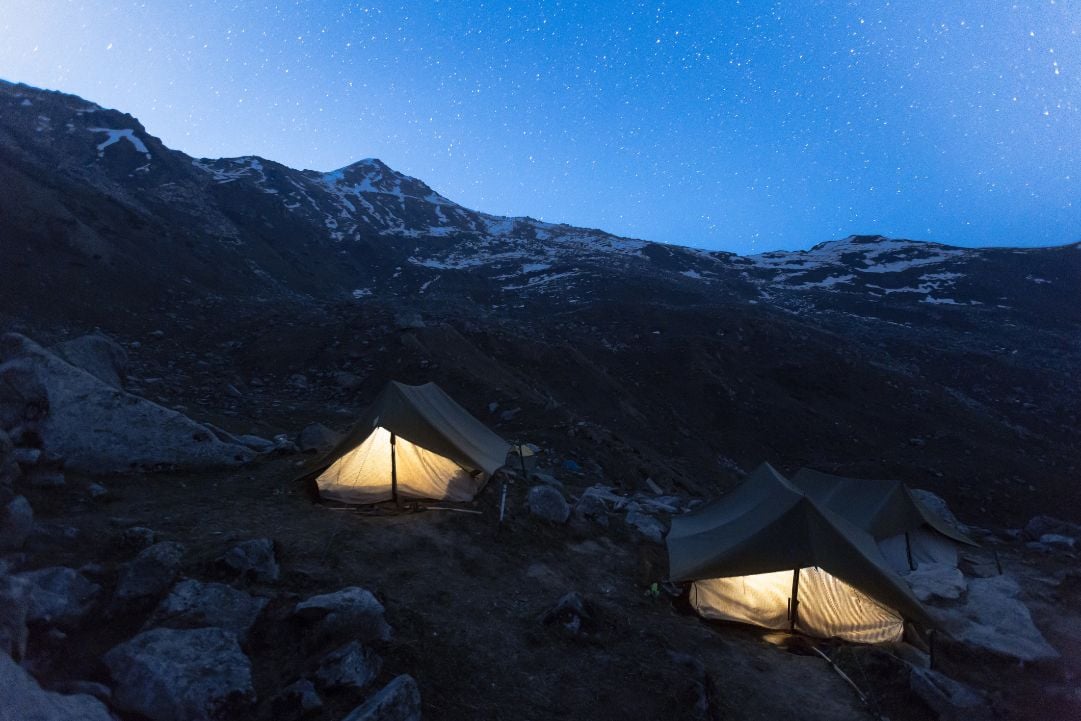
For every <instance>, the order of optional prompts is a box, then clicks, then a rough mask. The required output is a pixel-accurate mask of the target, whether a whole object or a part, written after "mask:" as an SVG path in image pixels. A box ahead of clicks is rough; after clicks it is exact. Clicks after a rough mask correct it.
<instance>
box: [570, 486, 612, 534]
mask: <svg viewBox="0 0 1081 721" xmlns="http://www.w3.org/2000/svg"><path fill="white" fill-rule="evenodd" d="M574 517H575V518H578V519H581V520H583V521H593V522H595V523H598V524H600V525H602V526H607V525H608V503H607V502H606V501H605V499H604V497H603V496H601V495H598V494H596V493H593V492H592V489H590V488H587V489H586V490H585V492H584V493H582V495H581V497H580V498H579V499H578V502H577V503H575V504H574Z"/></svg>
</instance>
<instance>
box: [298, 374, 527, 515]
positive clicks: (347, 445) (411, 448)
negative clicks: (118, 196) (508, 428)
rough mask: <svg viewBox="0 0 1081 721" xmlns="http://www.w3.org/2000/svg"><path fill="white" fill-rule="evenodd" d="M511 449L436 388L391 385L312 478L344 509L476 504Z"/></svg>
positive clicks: (320, 493)
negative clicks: (423, 502) (418, 502)
mask: <svg viewBox="0 0 1081 721" xmlns="http://www.w3.org/2000/svg"><path fill="white" fill-rule="evenodd" d="M509 448H510V445H509V444H508V443H507V442H506V441H504V440H503V439H502V438H500V437H499V436H497V435H496V434H495V433H493V432H492V431H490V430H488V428H487V427H485V426H484V424H483V423H481V422H480V421H478V420H477V419H476V418H474V417H473V416H471V415H470V414H469V412H468V411H466V410H465V409H464V408H462V407H461V406H460V405H458V404H457V403H455V402H454V400H453V399H452V398H451V397H450V396H448V395H447V394H446V393H444V392H443V390H442V389H441V388H440V387H439V386H437V385H436V384H434V383H425V384H424V385H420V386H410V385H405V384H404V383H398V382H396V381H392V382H391V383H389V384H388V385H387V386H386V388H384V389H383V391H382V392H381V393H380V394H379V396H378V397H376V399H375V401H374V402H373V403H372V404H371V406H369V407H368V409H367V410H366V411H365V412H364V414H363V415H362V416H361V418H360V420H359V421H358V422H357V423H356V424H355V425H354V426H353V428H352V429H351V430H350V431H349V432H348V433H347V434H346V436H345V438H343V439H342V441H341V442H340V443H339V444H338V446H337V447H336V448H335V449H334V450H333V451H331V452H330V453H329V454H328V455H327V456H325V457H324V458H323V459H322V460H321V461H320V463H319V464H318V466H317V467H316V469H315V470H314V472H312V473H309V474H308V475H309V476H314V478H315V483H316V485H317V486H318V489H319V495H320V496H321V497H322V498H326V499H330V500H334V501H341V502H344V503H379V502H381V501H389V500H397V499H402V498H414V499H416V498H428V499H438V500H444V501H469V500H472V498H473V496H474V495H475V494H476V493H477V491H479V490H480V489H481V488H482V487H483V486H484V484H485V483H486V482H487V480H488V478H489V476H491V474H493V473H495V471H496V470H498V469H499V468H500V467H502V466H503V464H504V462H505V461H506V457H507V451H508V450H509Z"/></svg>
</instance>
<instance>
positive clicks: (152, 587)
mask: <svg viewBox="0 0 1081 721" xmlns="http://www.w3.org/2000/svg"><path fill="white" fill-rule="evenodd" d="M183 557H184V546H183V545H181V544H179V543H175V542H173V541H163V542H161V543H155V544H154V545H153V546H150V547H149V548H144V549H143V550H142V551H140V552H139V555H138V556H136V557H135V558H134V559H133V560H132V561H131V562H130V563H128V564H127V565H126V566H124V569H123V570H122V571H121V572H120V579H119V580H118V581H117V584H116V597H115V598H116V601H117V602H118V603H127V602H130V601H137V600H142V599H146V598H151V597H156V596H160V595H161V594H163V593H165V590H166V589H167V588H169V586H171V585H172V583H173V581H174V580H176V576H177V574H178V573H179V572H180V561H181V559H182V558H183Z"/></svg>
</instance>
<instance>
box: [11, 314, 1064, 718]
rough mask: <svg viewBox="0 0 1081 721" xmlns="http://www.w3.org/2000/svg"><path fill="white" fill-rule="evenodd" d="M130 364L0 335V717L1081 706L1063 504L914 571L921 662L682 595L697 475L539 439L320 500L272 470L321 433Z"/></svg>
mask: <svg viewBox="0 0 1081 721" xmlns="http://www.w3.org/2000/svg"><path fill="white" fill-rule="evenodd" d="M135 350H136V351H137V350H138V349H135ZM126 375H127V359H126V351H125V350H124V349H122V348H120V347H119V346H117V345H116V344H115V343H113V342H112V341H110V340H108V339H107V338H104V337H102V336H91V337H84V338H78V339H74V340H72V341H69V342H66V343H63V344H58V345H55V346H53V347H51V348H45V347H43V346H41V345H39V344H37V343H34V342H33V341H31V340H30V339H28V338H26V337H24V336H17V335H8V336H5V337H3V339H0V651H2V653H0V679H2V683H0V709H2V711H0V718H5V719H6V718H11V719H23V718H41V719H110V718H113V719H115V718H121V719H144V718H145V719H151V720H152V721H159V720H160V721H173V720H181V719H222V718H253V719H302V718H327V719H349V721H359V720H360V719H416V718H420V717H421V715H422V713H423V714H424V715H426V716H428V717H429V718H474V719H475V718H491V719H504V718H511V717H517V718H531V719H532V718H536V719H544V718H553V719H554V718H599V719H617V718H619V719H627V718H642V719H648V718H689V719H721V718H763V719H764V718H776V717H778V716H781V715H787V716H791V717H798V718H808V719H832V718H873V717H876V716H883V715H884V716H888V717H889V718H891V719H928V718H1068V717H1072V716H1076V715H1077V714H1078V713H1079V712H1081V697H1079V695H1078V693H1077V691H1076V687H1075V682H1076V674H1077V672H1078V670H1079V668H1081V666H1079V664H1081V631H1079V630H1078V629H1081V618H1079V617H1078V615H1077V611H1076V609H1077V608H1078V605H1077V602H1078V601H1079V600H1081V573H1079V571H1078V568H1077V555H1076V548H1075V547H1076V544H1077V542H1078V540H1079V539H1081V527H1078V526H1076V525H1074V524H1071V523H1068V522H1066V521H1061V520H1058V519H1055V518H1053V517H1049V516H1041V517H1037V518H1034V519H1032V520H1031V521H1030V522H1029V523H1027V524H1026V525H1025V527H1024V528H1021V529H1009V528H974V527H968V528H967V530H968V532H970V533H972V534H974V535H976V536H977V537H978V538H979V540H980V541H981V543H982V544H983V548H981V549H979V550H977V551H975V552H971V553H968V554H966V555H965V556H964V559H963V562H962V565H961V571H957V570H955V569H951V568H937V567H933V566H921V568H920V569H919V570H918V571H916V572H913V573H912V574H910V575H909V576H908V578H907V580H908V581H909V583H910V584H911V585H912V587H913V589H914V591H915V592H916V593H917V595H918V596H919V597H920V598H921V600H923V601H924V602H926V603H928V604H929V605H930V606H931V607H932V608H933V609H935V613H936V614H937V615H938V616H939V617H940V618H941V620H942V621H943V624H944V626H945V627H946V629H947V630H948V633H947V634H940V636H939V637H938V639H937V640H936V648H935V654H934V666H933V667H932V659H931V656H930V655H929V654H928V653H927V652H926V649H917V648H915V647H912V646H908V645H905V644H897V645H893V646H888V647H881V646H880V647H860V646H851V645H843V644H836V643H830V642H818V641H811V640H808V639H804V638H799V637H791V636H788V635H786V634H776V633H771V632H765V631H762V630H759V629H753V628H749V627H744V626H739V625H732V624H714V623H707V622H704V621H701V620H700V619H698V618H697V617H696V616H694V615H693V614H691V613H690V612H689V610H688V609H687V607H686V605H685V603H684V602H683V601H682V599H681V598H680V597H679V596H678V590H677V589H674V588H672V587H669V586H667V585H666V584H664V583H663V581H664V578H665V576H666V569H665V567H664V554H663V538H664V534H665V533H666V531H667V522H668V519H669V518H670V517H671V516H672V515H674V514H678V513H682V512H685V511H686V510H688V509H691V508H693V507H694V506H695V505H697V504H698V503H701V502H702V500H703V499H701V498H698V497H694V495H693V494H689V493H688V492H686V491H685V490H683V491H681V490H665V489H662V488H661V487H660V486H659V485H658V484H656V483H652V487H649V486H650V484H646V485H647V488H646V489H643V490H634V489H628V488H623V487H621V484H619V483H618V482H617V481H615V480H614V479H610V478H608V477H607V476H606V475H605V471H604V468H603V467H602V465H601V464H599V463H597V461H596V460H594V459H593V458H590V457H588V456H585V455H583V454H582V453H578V452H575V453H568V451H567V449H566V448H564V447H561V445H560V444H559V443H556V442H546V443H545V444H544V445H543V446H537V450H538V451H539V457H540V459H541V464H540V467H538V468H536V469H530V470H529V471H528V472H527V473H523V472H521V469H517V471H516V470H514V469H512V470H510V471H508V472H505V475H504V476H503V477H502V478H497V479H496V480H495V481H494V482H493V483H491V484H490V485H489V486H488V488H487V489H486V490H485V491H484V492H483V493H482V494H481V496H480V497H479V498H478V499H477V501H476V502H475V503H474V504H470V505H466V506H459V507H453V508H450V507H441V506H440V504H430V506H432V507H430V508H427V509H425V508H423V507H417V508H409V509H406V512H404V513H395V512H390V511H389V510H383V511H380V510H378V509H363V510H362V509H342V508H332V507H328V506H324V505H318V504H312V503H311V501H310V499H309V498H308V497H307V496H306V495H305V492H304V489H303V488H302V487H300V485H299V484H297V483H296V482H295V481H294V480H293V479H294V478H295V477H296V476H297V475H298V473H299V472H300V470H302V468H303V467H304V466H305V465H306V464H307V463H308V462H310V460H311V457H312V456H311V454H313V453H317V452H318V451H319V449H321V448H325V447H327V446H328V445H329V444H331V443H333V441H334V439H335V437H336V435H335V433H334V431H333V430H331V429H329V428H327V427H325V426H320V425H310V424H309V421H311V420H314V419H313V418H307V419H304V420H302V421H301V422H298V424H297V426H296V427H301V425H304V426H305V427H304V429H303V431H302V432H300V433H296V432H295V430H294V432H291V433H284V432H283V433H280V434H268V435H270V437H269V438H263V437H260V436H256V435H250V434H249V435H236V434H232V433H229V432H227V431H225V430H223V429H219V428H217V427H216V426H213V425H210V424H206V423H200V422H198V421H196V420H193V419H191V418H189V417H188V416H186V415H185V414H184V413H182V412H180V411H178V410H176V409H175V408H168V407H166V406H164V405H161V404H159V403H156V402H153V401H151V400H148V399H146V398H145V397H143V396H140V395H137V394H135V393H132V392H130V391H128V390H124V386H125V385H126V384H127V383H128V380H127V378H126ZM298 420H301V419H298ZM305 450H307V452H308V455H305ZM503 482H506V483H508V484H509V486H508V490H509V493H508V498H509V502H508V508H509V512H508V514H507V518H506V519H505V521H504V522H503V523H502V524H499V523H498V509H499V491H500V490H501V484H502V483H503ZM929 498H931V500H933V501H936V502H937V503H939V504H941V506H942V507H943V508H944V511H945V512H948V509H945V502H943V501H941V499H937V500H936V499H935V498H934V497H933V496H930V497H929ZM957 510H958V511H959V512H960V515H961V516H962V518H963V517H964V515H965V514H964V509H963V508H958V509H957ZM673 594H676V595H673ZM819 652H820V653H822V654H824V655H825V656H826V657H828V661H827V660H826V659H824V658H822V657H821V656H820V655H819ZM838 670H840V671H842V672H843V673H844V675H845V676H846V677H847V679H849V680H850V681H851V682H852V683H853V684H854V685H855V687H856V688H853V686H851V685H849V683H848V682H847V681H846V680H845V679H844V678H842V676H841V675H840V674H839V673H837V671H838ZM778 689H784V693H778ZM856 689H858V690H856ZM1037 700H1038V701H1039V703H1035V702H1036V701H1037ZM5 714H6V715H5Z"/></svg>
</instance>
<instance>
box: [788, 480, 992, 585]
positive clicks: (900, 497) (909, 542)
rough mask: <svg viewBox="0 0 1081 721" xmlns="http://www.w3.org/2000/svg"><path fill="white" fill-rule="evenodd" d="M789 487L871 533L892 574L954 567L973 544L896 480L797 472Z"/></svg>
mask: <svg viewBox="0 0 1081 721" xmlns="http://www.w3.org/2000/svg"><path fill="white" fill-rule="evenodd" d="M792 485H794V486H796V487H797V488H798V489H800V490H801V491H802V492H803V493H805V494H807V495H808V496H810V497H811V499H812V500H814V501H815V502H816V503H818V504H819V505H820V506H824V507H826V508H828V509H830V510H831V511H834V512H835V513H837V514H838V515H840V516H843V517H844V518H845V519H847V520H848V521H850V522H851V523H853V524H854V525H856V526H858V527H859V528H862V529H863V530H864V531H867V533H869V534H871V536H872V537H873V538H874V539H875V541H876V542H877V543H878V548H879V550H880V551H882V555H883V556H885V557H886V561H887V562H888V563H889V565H890V568H892V569H894V570H896V571H902V572H903V571H910V570H915V568H916V567H917V566H919V565H920V564H921V563H945V564H949V565H951V566H956V565H957V560H958V547H959V545H958V544H966V545H970V546H976V545H977V544H976V542H975V541H973V540H972V539H971V538H969V537H968V536H966V535H965V534H964V533H962V532H961V531H959V530H957V529H956V528H954V527H953V526H951V525H950V524H949V523H947V522H946V521H945V520H944V519H943V518H941V517H940V516H939V515H938V514H937V513H935V512H934V511H933V510H931V509H930V508H928V507H927V506H926V505H925V504H924V503H922V502H921V501H920V500H919V498H917V497H916V495H915V494H914V493H913V492H912V489H910V488H909V487H908V486H906V485H905V484H904V483H901V482H900V481H877V480H864V479H860V478H844V477H842V476H832V475H830V474H828V473H822V472H821V471H815V470H812V469H810V468H801V469H800V470H799V471H797V472H796V475H794V476H792Z"/></svg>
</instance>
